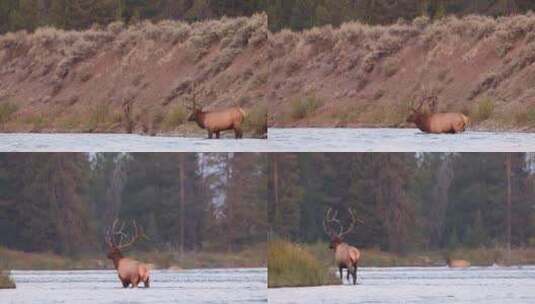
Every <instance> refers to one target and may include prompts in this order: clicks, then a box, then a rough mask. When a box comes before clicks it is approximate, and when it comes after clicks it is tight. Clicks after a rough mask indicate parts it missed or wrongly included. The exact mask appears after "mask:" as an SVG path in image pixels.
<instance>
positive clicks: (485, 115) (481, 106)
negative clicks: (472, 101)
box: [472, 97, 494, 121]
mask: <svg viewBox="0 0 535 304" xmlns="http://www.w3.org/2000/svg"><path fill="white" fill-rule="evenodd" d="M493 112H494V102H493V101H492V99H490V98H488V97H487V98H484V99H482V100H480V101H479V102H478V103H477V105H476V107H475V109H474V111H473V113H472V117H473V119H474V120H476V121H484V120H487V119H489V118H490V117H491V116H492V113H493Z"/></svg>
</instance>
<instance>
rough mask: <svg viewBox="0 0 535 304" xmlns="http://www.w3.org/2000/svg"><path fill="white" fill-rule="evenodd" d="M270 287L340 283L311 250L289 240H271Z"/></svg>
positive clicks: (269, 257)
mask: <svg viewBox="0 0 535 304" xmlns="http://www.w3.org/2000/svg"><path fill="white" fill-rule="evenodd" d="M268 246H269V248H268V287H269V288H274V287H299V286H320V285H334V284H340V281H339V280H338V279H337V278H336V276H335V275H334V274H333V273H331V272H329V268H328V267H327V266H325V265H323V264H321V263H320V262H319V261H318V260H317V259H316V258H315V257H314V256H313V255H312V254H311V253H310V252H309V251H307V250H305V249H304V248H302V247H300V246H298V245H296V244H292V243H290V242H287V241H282V240H276V241H270V242H269V245H268Z"/></svg>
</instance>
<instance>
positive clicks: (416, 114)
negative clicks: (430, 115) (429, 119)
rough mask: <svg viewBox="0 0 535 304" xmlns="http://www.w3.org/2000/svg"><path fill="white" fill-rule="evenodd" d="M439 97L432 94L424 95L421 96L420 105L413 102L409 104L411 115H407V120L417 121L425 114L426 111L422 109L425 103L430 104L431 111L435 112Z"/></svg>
mask: <svg viewBox="0 0 535 304" xmlns="http://www.w3.org/2000/svg"><path fill="white" fill-rule="evenodd" d="M437 101H438V97H437V96H436V95H431V96H422V97H420V101H419V104H418V106H416V107H415V106H414V104H413V103H410V104H409V116H408V117H407V122H416V121H417V120H418V119H419V118H420V117H421V116H422V115H424V111H422V107H423V105H424V104H426V103H427V104H428V105H429V109H430V110H431V112H434V111H435V110H436V106H437Z"/></svg>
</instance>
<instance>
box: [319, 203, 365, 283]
mask: <svg viewBox="0 0 535 304" xmlns="http://www.w3.org/2000/svg"><path fill="white" fill-rule="evenodd" d="M349 213H350V215H351V218H352V222H351V224H350V226H349V228H348V229H346V230H343V227H342V225H341V223H340V221H339V220H338V219H337V218H336V215H337V213H336V212H335V213H334V214H333V213H332V209H330V208H329V209H328V210H327V214H326V216H325V219H324V221H323V228H324V229H325V232H326V233H327V234H328V235H329V237H330V239H331V241H330V244H329V248H330V249H332V250H334V261H335V265H336V267H338V271H339V272H340V280H343V269H344V268H345V269H347V280H348V281H349V276H350V275H351V276H352V278H353V285H356V284H357V270H358V264H359V260H360V251H359V250H358V249H357V248H356V247H353V246H351V245H348V244H347V243H345V242H343V241H342V238H343V236H344V235H346V234H347V233H349V232H350V231H351V230H353V227H354V225H355V223H356V221H357V219H356V217H355V215H354V213H353V211H352V210H351V209H349ZM330 223H336V224H337V225H339V227H340V231H339V232H338V233H336V232H335V231H334V230H333V229H332V228H330V227H329V224H330Z"/></svg>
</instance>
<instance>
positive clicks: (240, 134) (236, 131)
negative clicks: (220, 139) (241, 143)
mask: <svg viewBox="0 0 535 304" xmlns="http://www.w3.org/2000/svg"><path fill="white" fill-rule="evenodd" d="M234 137H235V138H242V137H243V132H242V130H241V129H240V128H234Z"/></svg>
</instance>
